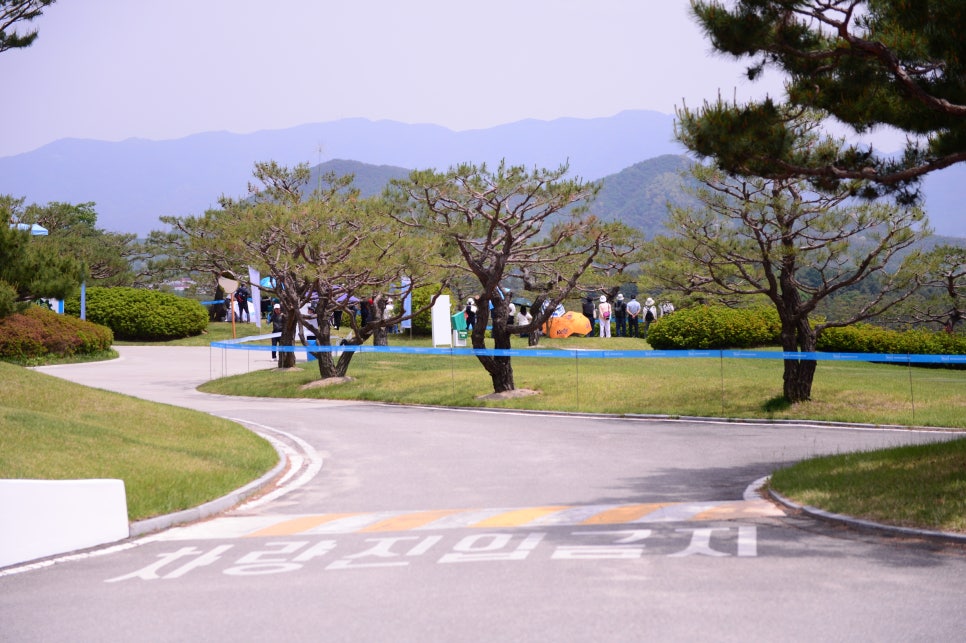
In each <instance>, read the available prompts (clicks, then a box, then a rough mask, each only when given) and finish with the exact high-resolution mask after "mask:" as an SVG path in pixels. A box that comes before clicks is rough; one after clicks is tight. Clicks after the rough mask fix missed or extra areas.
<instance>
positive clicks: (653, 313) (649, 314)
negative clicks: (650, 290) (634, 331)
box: [643, 297, 657, 339]
mask: <svg viewBox="0 0 966 643" xmlns="http://www.w3.org/2000/svg"><path fill="white" fill-rule="evenodd" d="M655 319H657V308H655V307H654V300H653V299H651V298H650V297H648V298H647V299H645V300H644V335H643V337H644V339H647V329H648V328H650V326H651V322H652V321H654V320H655Z"/></svg>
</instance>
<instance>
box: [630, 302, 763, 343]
mask: <svg viewBox="0 0 966 643" xmlns="http://www.w3.org/2000/svg"><path fill="white" fill-rule="evenodd" d="M647 341H648V343H649V344H650V345H651V346H652V347H653V348H656V349H659V350H688V349H698V350H704V349H712V348H752V347H754V346H767V345H773V344H777V343H780V341H781V322H780V321H779V319H778V311H776V310H775V309H773V308H766V307H755V308H727V307H725V306H696V307H694V308H684V309H681V310H677V311H675V312H674V313H672V314H670V315H667V316H664V317H661V318H659V319H658V320H657V321H655V322H653V323H652V324H651V326H650V328H649V329H648V332H647Z"/></svg>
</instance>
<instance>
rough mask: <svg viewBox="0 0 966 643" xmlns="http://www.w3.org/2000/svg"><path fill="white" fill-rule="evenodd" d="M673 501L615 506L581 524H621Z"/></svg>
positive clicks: (641, 516)
mask: <svg viewBox="0 0 966 643" xmlns="http://www.w3.org/2000/svg"><path fill="white" fill-rule="evenodd" d="M672 504H674V503H672V502H654V503H651V504H645V505H625V506H623V507H614V508H613V509H608V510H607V511H602V512H600V513H599V514H597V515H595V516H592V517H590V518H588V519H587V520H585V521H583V522H582V523H580V524H581V525H619V524H621V523H625V522H631V521H634V520H637V519H638V518H643V517H644V516H646V515H647V514H649V513H651V512H654V511H657V510H658V509H662V508H663V507H667V506H669V505H672Z"/></svg>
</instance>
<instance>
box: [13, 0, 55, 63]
mask: <svg viewBox="0 0 966 643" xmlns="http://www.w3.org/2000/svg"><path fill="white" fill-rule="evenodd" d="M54 2H56V0H0V52H3V51H7V50H8V49H21V48H23V47H29V46H30V45H32V44H33V42H34V40H36V39H37V30H36V29H34V30H32V31H29V30H28V31H26V32H24V33H20V32H18V31H17V30H16V29H14V27H16V26H17V25H18V23H25V22H30V21H31V20H34V19H35V18H39V17H40V16H41V15H42V14H43V12H44V9H46V8H47V7H49V6H50V5H52V4H54Z"/></svg>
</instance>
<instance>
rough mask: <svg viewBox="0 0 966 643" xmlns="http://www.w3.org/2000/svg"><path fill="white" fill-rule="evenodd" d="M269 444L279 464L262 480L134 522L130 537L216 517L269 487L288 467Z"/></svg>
mask: <svg viewBox="0 0 966 643" xmlns="http://www.w3.org/2000/svg"><path fill="white" fill-rule="evenodd" d="M249 430H251V429H249ZM256 433H257V431H256ZM259 435H261V434H259ZM262 437H265V436H262ZM269 443H270V444H271V445H272V446H273V447H274V449H275V452H276V453H278V464H276V465H275V466H274V467H273V468H272V470H271V471H269V472H268V473H266V474H265V475H263V476H262V477H261V478H259V479H258V480H255V481H253V482H249V483H248V484H247V485H245V486H244V487H240V488H238V489H236V490H234V491H232V492H231V493H228V494H226V495H224V496H222V497H221V498H216V499H215V500H211V501H209V502H206V503H205V504H203V505H198V506H197V507H192V508H190V509H185V510H183V511H178V512H175V513H171V514H165V515H163V516H155V517H154V518H146V519H145V520H138V521H137V522H132V523H131V525H130V532H129V533H130V535H129V537H131V538H133V537H136V536H143V535H145V534H150V533H154V532H156V531H161V530H163V529H169V528H171V527H174V526H175V525H181V524H185V523H189V522H195V521H197V520H202V519H204V518H208V517H210V516H214V515H215V514H219V513H221V512H223V511H227V510H228V509H231V508H232V507H234V506H235V505H237V504H239V503H241V502H242V501H243V500H245V499H246V498H248V497H250V496H252V495H253V494H255V493H258V492H259V491H261V490H262V489H264V488H265V487H267V486H268V485H269V484H271V482H272V481H273V480H275V478H277V477H278V476H279V474H280V473H281V472H282V471H283V470H284V469H285V467H286V466H287V465H288V457H287V456H286V455H285V454H284V453H283V452H282V450H281V449H280V448H279V446H278V444H276V442H275V440H269Z"/></svg>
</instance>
